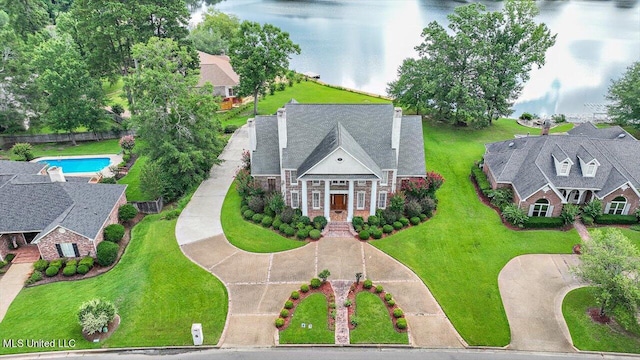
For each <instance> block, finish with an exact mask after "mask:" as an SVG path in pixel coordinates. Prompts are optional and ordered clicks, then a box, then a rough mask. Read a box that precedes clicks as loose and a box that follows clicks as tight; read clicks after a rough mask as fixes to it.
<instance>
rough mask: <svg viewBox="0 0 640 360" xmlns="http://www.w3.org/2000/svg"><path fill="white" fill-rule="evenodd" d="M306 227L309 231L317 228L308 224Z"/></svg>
mask: <svg viewBox="0 0 640 360" xmlns="http://www.w3.org/2000/svg"><path fill="white" fill-rule="evenodd" d="M304 229H305V230H307V231H311V230H315V228H314V227H313V225H307V226H305V227H304Z"/></svg>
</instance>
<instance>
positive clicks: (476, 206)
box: [371, 120, 580, 346]
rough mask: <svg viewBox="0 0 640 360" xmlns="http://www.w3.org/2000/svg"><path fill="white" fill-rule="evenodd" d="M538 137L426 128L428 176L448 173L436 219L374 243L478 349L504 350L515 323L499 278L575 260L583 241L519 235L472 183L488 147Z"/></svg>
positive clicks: (568, 235)
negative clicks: (569, 257) (537, 259)
mask: <svg viewBox="0 0 640 360" xmlns="http://www.w3.org/2000/svg"><path fill="white" fill-rule="evenodd" d="M527 131H530V132H531V133H532V134H534V133H535V131H532V129H528V128H524V127H522V126H520V125H518V124H517V123H516V122H515V121H513V120H498V121H497V122H495V123H494V125H492V126H491V127H489V128H487V129H482V130H472V129H462V128H452V127H449V126H446V125H442V124H437V125H433V124H429V123H425V124H424V126H423V132H424V139H425V156H426V163H427V169H428V170H434V171H437V172H439V173H441V174H442V175H443V176H444V178H445V183H444V185H443V186H442V188H441V189H440V190H439V191H438V194H437V195H438V198H439V199H440V202H439V205H438V211H437V213H436V215H435V216H434V217H433V218H432V219H431V220H429V221H427V222H426V223H423V224H422V225H419V226H416V227H411V228H409V229H406V230H403V231H401V232H399V233H398V234H396V235H393V236H390V237H388V238H385V239H383V240H377V241H372V242H371V243H372V244H373V245H374V246H376V247H378V248H380V249H381V250H383V251H384V252H386V253H387V254H390V255H391V256H393V257H394V258H396V259H397V260H399V261H400V262H402V263H404V264H405V265H407V266H408V267H410V268H411V269H412V270H413V271H414V272H415V273H416V274H418V276H420V278H421V279H422V280H423V281H424V282H425V284H426V285H427V286H428V287H429V289H430V290H431V292H432V293H433V295H434V296H435V297H436V299H437V300H438V302H439V303H440V304H441V305H442V307H443V309H444V311H445V313H446V314H447V316H448V317H449V319H451V322H452V323H453V325H454V326H455V328H456V329H457V330H458V332H459V333H460V335H462V337H463V338H464V339H465V340H466V341H467V342H468V343H469V344H470V345H487V346H504V345H507V344H508V343H509V342H510V333H509V324H508V322H507V318H506V315H505V312H504V308H503V306H502V300H501V297H500V292H499V290H498V273H499V272H500V270H501V269H502V268H503V267H504V265H505V264H506V263H507V262H508V261H509V260H511V259H512V258H514V257H516V256H518V255H523V254H532V253H533V254H536V253H570V252H571V247H572V245H574V244H576V243H578V242H580V238H579V237H578V235H577V233H576V232H575V230H571V231H567V232H562V231H549V230H531V231H512V230H509V229H507V228H506V227H504V226H503V225H502V222H501V221H500V217H499V216H498V214H496V212H495V211H493V210H492V209H490V208H489V207H487V206H485V205H484V204H482V203H481V202H480V201H479V200H478V197H477V196H476V192H475V190H474V187H473V185H472V183H471V181H470V180H469V172H470V167H471V166H472V164H473V162H474V161H476V160H478V159H480V158H481V156H482V154H483V153H484V144H485V143H488V142H492V141H498V140H505V139H510V138H513V135H514V134H516V133H520V134H522V133H526V132H527Z"/></svg>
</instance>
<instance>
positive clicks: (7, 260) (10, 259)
mask: <svg viewBox="0 0 640 360" xmlns="http://www.w3.org/2000/svg"><path fill="white" fill-rule="evenodd" d="M15 257H16V254H13V253H9V254H7V255H6V256H5V257H4V261H6V262H7V263H10V262H11V261H13V259H15Z"/></svg>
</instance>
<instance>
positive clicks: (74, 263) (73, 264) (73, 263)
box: [66, 259, 78, 266]
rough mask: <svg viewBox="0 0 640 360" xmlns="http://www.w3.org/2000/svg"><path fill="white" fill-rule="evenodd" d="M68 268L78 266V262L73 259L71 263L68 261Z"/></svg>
mask: <svg viewBox="0 0 640 360" xmlns="http://www.w3.org/2000/svg"><path fill="white" fill-rule="evenodd" d="M66 265H67V266H78V260H76V259H71V260H69V261H67V264H66Z"/></svg>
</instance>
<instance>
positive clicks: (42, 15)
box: [0, 0, 50, 40]
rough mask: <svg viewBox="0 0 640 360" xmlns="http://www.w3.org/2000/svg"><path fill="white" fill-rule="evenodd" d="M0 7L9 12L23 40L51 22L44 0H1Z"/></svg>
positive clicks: (14, 26)
mask: <svg viewBox="0 0 640 360" xmlns="http://www.w3.org/2000/svg"><path fill="white" fill-rule="evenodd" d="M0 9H3V10H4V11H5V12H6V13H7V14H9V22H10V24H11V26H12V27H13V29H14V31H15V33H16V34H18V36H20V37H21V38H22V39H23V40H26V39H27V37H28V36H29V35H30V34H34V33H36V32H38V31H40V30H42V29H43V28H44V27H45V26H47V25H48V24H49V23H50V21H49V14H48V13H47V4H46V3H45V2H44V1H43V0H0Z"/></svg>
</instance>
